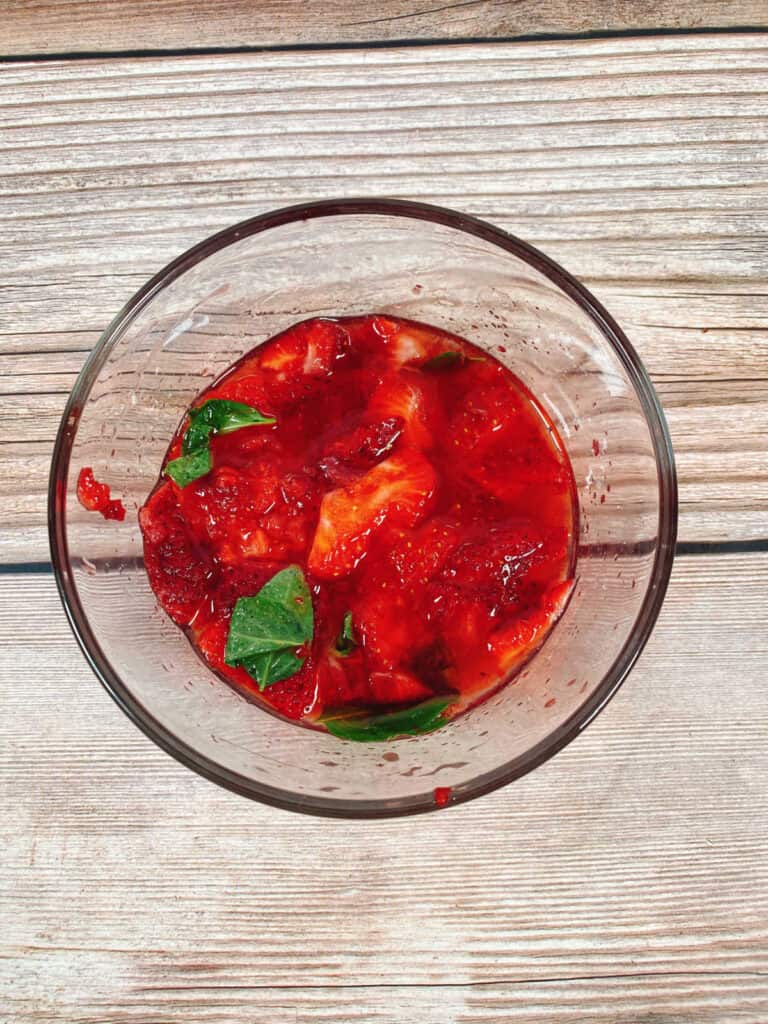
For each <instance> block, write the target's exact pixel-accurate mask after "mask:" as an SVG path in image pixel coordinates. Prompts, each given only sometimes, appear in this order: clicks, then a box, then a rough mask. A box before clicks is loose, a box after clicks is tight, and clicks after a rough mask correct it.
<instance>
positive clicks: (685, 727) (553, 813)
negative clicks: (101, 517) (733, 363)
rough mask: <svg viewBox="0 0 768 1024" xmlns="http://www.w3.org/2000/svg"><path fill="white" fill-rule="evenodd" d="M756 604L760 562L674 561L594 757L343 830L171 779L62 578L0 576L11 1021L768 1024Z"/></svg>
mask: <svg viewBox="0 0 768 1024" xmlns="http://www.w3.org/2000/svg"><path fill="white" fill-rule="evenodd" d="M767 585H768V556H765V555H751V556H726V555H723V556H719V557H716V558H713V557H709V558H700V557H689V558H682V559H679V560H678V562H677V564H676V567H675V570H674V574H673V580H672V585H671V588H670V592H669V596H668V599H667V602H666V604H665V608H664V610H663V613H662V616H661V619H660V621H659V624H658V626H657V629H656V631H655V633H654V635H653V637H652V639H651V641H650V644H649V646H648V648H647V649H646V651H645V653H644V654H643V656H642V657H641V659H640V662H639V664H638V666H637V668H636V669H635V671H634V672H633V673H632V675H631V677H630V679H629V680H628V681H627V683H626V684H625V686H624V687H623V688H622V690H621V691H620V693H619V694H618V695H617V697H616V698H615V699H614V701H613V702H612V703H611V705H610V707H609V708H607V709H606V710H605V711H604V712H603V714H602V715H601V716H600V718H599V719H598V720H597V721H596V722H594V723H593V724H592V725H590V727H589V728H588V729H587V731H586V732H585V734H584V735H583V736H582V737H581V738H580V739H579V740H578V741H577V742H575V743H573V744H572V745H571V746H570V747H569V748H568V749H567V750H565V751H563V752H562V753H561V754H559V755H558V756H557V757H556V758H554V759H553V760H552V761H550V762H549V763H548V764H546V765H545V766H542V767H541V768H539V769H537V770H536V771H535V772H534V773H532V774H531V775H529V776H527V777H526V778H525V779H523V780H520V781H519V782H517V783H515V784H514V785H513V786H511V787H509V788H508V789H506V790H504V791H501V792H498V793H495V794H492V795H490V796H488V797H485V798H483V799H481V800H478V801H476V802H475V803H473V804H470V805H468V806H466V807H463V808H457V809H453V810H447V811H445V812H442V813H439V814H435V815H432V816H430V817H427V818H421V819H415V820H404V821H390V822H380V823H354V824H352V825H350V824H349V823H344V822H336V821H325V820H317V819H309V818H302V817H299V816H295V815H290V814H288V813H281V812H276V811H273V810H271V809H268V808H265V807H261V806H259V805H256V804H252V803H249V802H248V801H246V800H243V799H240V798H237V797H234V796H232V795H230V794H227V793H225V792H223V791H221V790H219V789H217V788H216V787H214V786H212V785H211V784H209V783H207V782H205V781H203V780H202V779H199V778H197V777H196V776H194V775H193V774H192V773H190V772H188V771H186V770H185V769H183V768H182V767H181V766H179V765H177V764H176V763H175V762H173V761H172V760H171V759H169V758H167V757H166V756H165V755H164V754H162V753H161V752H160V751H158V750H157V749H156V748H154V747H153V746H152V745H151V744H150V743H149V742H148V741H147V740H145V739H144V738H143V737H142V736H141V735H140V734H139V733H138V731H137V730H136V729H135V728H134V727H133V726H132V725H131V724H130V723H129V722H128V721H127V719H125V718H124V717H123V716H122V714H121V713H120V712H119V711H118V710H117V709H116V708H115V707H114V705H113V704H112V703H111V701H110V700H109V698H108V697H107V696H106V694H105V693H104V692H103V691H102V690H101V689H100V687H99V686H98V684H97V682H96V680H95V679H94V678H93V677H92V676H91V674H90V671H89V670H88V668H87V666H86V664H85V662H84V660H83V658H82V657H81V655H80V654H79V652H78V651H77V650H76V647H75V644H74V641H73V640H71V638H70V637H69V631H68V627H67V625H66V622H65V619H64V615H63V612H62V611H61V609H60V607H59V604H58V598H57V596H56V593H55V588H54V585H53V581H52V579H51V577H50V575H47V574H41V575H24V576H19V575H14V574H10V575H4V576H0V595H1V597H0V600H2V605H3V608H4V615H3V616H2V617H1V618H0V700H2V705H3V713H2V718H1V720H2V723H3V725H2V732H3V741H2V744H0V796H2V802H3V805H4V812H3V814H2V815H1V816H0V835H2V842H3V849H4V855H3V858H2V861H0V889H2V893H3V894H4V897H5V900H6V904H7V907H8V908H9V910H10V912H6V913H4V914H3V920H4V927H3V929H1V930H0V956H1V957H2V958H0V987H4V990H5V991H6V992H7V993H8V994H9V996H10V1000H11V1001H10V1002H9V1003H7V1004H6V1005H7V1006H9V1008H10V1010H9V1012H10V1014H11V1019H13V1020H14V1021H15V1022H18V1024H28V1022H29V1024H32V1022H33V1021H34V1022H35V1024H39V1022H41V1021H56V1022H58V1021H61V1022H64V1021H66V1024H75V1022H78V1024H97V1022H98V1024H103V1022H104V1021H109V1022H111V1024H129V1022H130V1024H140V1022H141V1024H146V1022H148V1021H155V1020H158V1021H159V1020H162V1021H164V1022H168V1024H170V1022H175V1021H179V1022H181V1021H184V1022H185V1024H187V1022H189V1021H217V1022H235V1021H240V1020H268V1021H270V1024H272V1021H275V1022H276V1024H283V1022H284V1021H285V1022H286V1024H287V1022H289V1021H290V1022H291V1024H293V1022H294V1021H301V1022H304V1021H306V1022H315V1021H320V1020H328V1019H330V1020H345V1021H346V1020H349V1021H363V1022H371V1024H373V1022H386V1024H410V1022H412V1021H414V1020H424V1021H426V1022H428V1024H429V1022H432V1021H434V1022H435V1024H437V1022H440V1024H443V1022H457V1024H458V1022H466V1024H470V1022H472V1024H476V1022H481V1021H482V1022H498V1024H501V1022H502V1021H515V1022H518V1024H529V1022H530V1024H533V1022H536V1024H539V1022H540V1024H545V1022H546V1024H575V1022H577V1021H578V1024H584V1022H594V1024H598V1022H600V1024H603V1022H604V1024H614V1022H615V1021H617V1020H622V1021H624V1020H626V1021H630V1020H631V1021H640V1020H643V1021H645V1020H649V1021H650V1020H651V1019H654V1020H664V1021H665V1022H666V1021H672V1020H674V1021H676V1022H677V1021H679V1022H681V1024H702V1022H704V1021H708V1022H710V1021H711V1022H712V1024H725V1022H731V1021H733V1022H736V1021H738V1022H749V1024H761V1022H762V1021H763V1020H764V1018H765V1009H766V1007H768V843H767V841H766V836H768V786H767V785H766V783H768V757H767V756H766V746H765V742H764V738H765V731H766V727H768V691H766V688H765V687H764V686H763V685H762V680H763V676H764V669H765V660H766V654H767V653H768V626H766V623H765V616H764V614H763V610H764V601H765V591H766V586H767ZM713 595H716V599H713ZM30 608H34V609H35V615H34V617H33V616H31V615H30V613H29V609H30ZM33 646H34V649H35V652H36V656H35V674H34V679H33V682H34V685H32V681H26V677H25V678H20V674H19V666H20V665H23V664H28V663H29V652H30V650H31V649H32V647H33ZM277 978H279V988H276V987H275V986H276V979H277ZM406 986H407V987H406ZM410 986H413V987H410Z"/></svg>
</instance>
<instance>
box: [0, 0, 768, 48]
mask: <svg viewBox="0 0 768 1024" xmlns="http://www.w3.org/2000/svg"><path fill="white" fill-rule="evenodd" d="M739 26H763V27H768V4H766V0H697V2H696V3H694V4H688V5H681V4H679V3H674V2H672V0H643V2H642V3H640V2H638V0H577V2H575V3H574V2H573V0H456V2H453V3H443V4H428V3H417V2H414V0H382V2H380V3H378V4H376V5H375V6H371V7H364V6H362V7H361V6H355V5H354V4H351V3H349V0H331V2H327V0H261V2H258V3H252V2H249V0H211V2H209V3H206V4H205V5H200V6H198V5H195V4H189V3H182V2H179V0H75V2H73V0H24V2H19V3H15V4H12V5H10V8H9V9H8V10H7V11H5V12H4V17H3V25H2V30H0V31H1V32H2V35H0V40H2V45H0V51H2V52H3V53H5V54H49V53H66V52H75V53H82V52H84V51H87V52H92V53H104V52H115V51H117V52H122V51H126V50H163V49H166V50H167V49H173V48H184V49H203V48H209V47H227V46H229V47H232V46H296V45H299V46H301V45H309V46H317V45H318V44H326V45H329V44H335V43H371V42H376V41H384V40H402V39H408V40H435V39H458V38H464V39H467V38H486V39H490V38H499V37H500V38H509V37H519V36H542V35H543V36H546V35H550V34H557V35H563V34H565V35H570V34H578V33H587V32H610V31H614V32H615V31H619V32H628V31H632V30H635V31H637V30H640V31H643V30H648V29H651V30H654V31H658V30H659V29H671V30H677V31H679V30H681V29H694V30H696V29H702V28H703V29H712V28H715V29H716V28H731V27H739Z"/></svg>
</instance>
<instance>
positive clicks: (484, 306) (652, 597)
mask: <svg viewBox="0 0 768 1024" xmlns="http://www.w3.org/2000/svg"><path fill="white" fill-rule="evenodd" d="M369 312H380V313H385V314H387V313H389V314H393V315H395V316H401V317H407V318H409V319H413V320H422V321H425V322H426V323H429V324H434V325H436V326H438V327H442V328H445V329H447V330H449V331H453V332H455V333H457V334H460V335H462V336H463V337H466V338H468V339H469V340H470V341H473V342H474V343H475V344H476V345H479V346H481V347H482V348H484V349H486V350H488V351H489V352H492V353H493V355H495V356H496V357H497V358H498V359H500V360H501V361H502V362H504V363H506V364H507V365H508V366H509V367H510V368H511V369H512V370H513V371H514V372H515V373H516V374H517V375H518V377H520V378H521V379H522V380H523V381H524V383H525V384H527V386H528V387H529V388H530V389H531V390H532V391H533V393H534V394H535V395H536V396H537V397H538V399H539V400H540V401H541V402H543V404H544V405H545V406H546V408H547V410H548V412H549V414H550V416H551V417H552V418H553V420H554V422H555V424H556V425H557V427H558V429H559V432H560V436H561V438H562V440H563V442H564V443H565V446H566V448H567V450H568V453H569V455H570V459H571V462H572V464H573V468H574V472H575V475H576V481H577V487H578V500H579V516H580V524H579V530H580V533H579V538H578V563H577V569H576V572H577V576H578V584H577V587H576V590H575V593H574V596H573V598H572V600H571V602H570V604H569V605H568V608H567V610H566V612H565V614H564V616H563V617H562V619H561V620H560V622H559V623H558V624H557V626H556V627H555V629H554V630H553V632H552V634H551V635H550V636H549V638H548V639H547V641H546V643H545V644H544V645H543V647H542V648H541V649H540V651H539V652H538V653H537V654H536V655H535V657H534V658H533V659H532V660H531V661H530V662H529V664H528V665H527V666H526V668H525V669H524V671H523V672H522V673H521V675H519V676H518V677H517V678H516V679H515V680H514V681H513V682H512V683H511V684H510V685H508V686H507V687H505V688H503V689H502V690H501V691H499V692H498V693H497V694H496V695H495V696H493V697H492V698H491V699H490V700H488V701H487V702H486V703H484V704H482V705H481V706H479V707H477V708H475V709H473V710H471V711H470V712H469V713H467V714H465V715H463V716H461V717H459V718H457V719H456V720H454V721H452V722H451V723H449V724H448V725H447V726H445V727H444V728H442V729H440V730H438V731H437V732H435V733H432V734H430V735H426V736H421V737H416V738H410V739H401V740H397V741H394V742H389V743H368V744H359V743H352V742H349V741H346V740H340V739H337V738H335V737H333V736H330V735H327V734H325V733H321V732H317V731H314V730H309V729H303V728H299V727H297V726H296V725H292V724H290V723H288V722H285V721H283V720H281V719H279V718H277V717H275V716H273V715H271V714H269V713H267V712H266V711H264V710H262V709H261V708H259V707H258V706H255V705H254V704H251V703H249V702H247V701H246V700H244V699H243V698H242V697H240V696H239V695H238V694H237V693H236V692H235V691H234V690H232V689H231V688H230V687H229V686H227V685H226V684H225V683H224V682H222V681H221V680H220V679H219V678H218V677H217V676H215V675H214V674H213V673H211V672H210V671H209V670H208V669H207V668H206V667H205V665H204V664H203V663H202V662H201V661H200V660H199V659H198V657H197V656H196V655H195V653H194V651H193V650H192V648H191V646H190V645H189V643H188V642H187V640H186V638H185V636H184V634H183V633H182V632H181V631H180V630H179V629H178V628H177V627H176V626H174V625H173V624H172V623H171V621H170V620H169V619H168V618H167V617H166V616H165V614H164V613H163V612H161V611H160V610H159V609H158V607H157V605H156V602H155V598H154V596H153V594H152V591H151V590H150V587H149V583H148V581H147V577H146V575H145V572H144V568H143V560H142V542H141V534H140V532H139V527H138V522H137V515H136V513H137V509H138V508H139V507H140V506H141V504H142V503H143V501H144V500H145V498H146V496H147V494H148V493H149V491H150V489H151V487H152V485H153V484H154V482H155V479H156V476H157V473H158V469H159V466H160V463H161V460H162V458H163V455H164V453H165V450H166V447H167V445H168V441H169V438H170V437H171V435H172V434H173V432H174V430H175V429H176V426H177V424H178V423H179V421H180V419H181V417H182V415H183V413H184V410H185V409H186V407H187V406H188V404H189V403H190V401H191V399H192V398H193V397H194V396H195V395H196V394H197V393H198V392H199V391H200V390H201V389H202V388H203V387H204V386H206V385H208V384H209V383H210V382H211V381H212V380H213V379H214V378H215V377H217V376H218V375H219V374H220V373H221V372H222V371H223V370H224V369H225V368H226V367H228V366H229V365H230V364H231V363H232V362H234V361H235V360H236V359H238V358H239V357H240V356H242V355H243V353H244V352H246V351H248V350H249V349H251V348H253V347H254V346H256V345H259V344H260V343H261V342H263V341H265V340H266V339H267V338H269V337H270V336H271V335H273V334H276V333H277V332H278V331H281V330H283V329H284V328H286V327H288V326H289V325H291V324H292V323H294V322H296V321H298V320H302V319H305V318H307V317H312V316H350V315H355V314H362V313H369ZM83 466H91V467H93V470H94V474H95V476H96V478H97V479H102V480H105V481H106V482H108V483H109V485H110V486H111V488H112V493H113V496H119V497H121V498H122V499H123V501H124V502H125V504H126V507H127V509H128V514H127V516H126V518H125V521H124V522H122V523H118V522H105V521H104V520H102V519H101V517H99V516H98V515H95V514H94V513H89V512H86V511H85V510H84V509H82V508H81V507H80V505H79V504H78V502H77V498H76V495H75V485H76V480H77V474H78V471H79V470H80V468H81V467H83ZM676 525H677V490H676V482H675V470H674V461H673V455H672V449H671V445H670V440H669V436H668V433H667V430H666V426H665V422H664V417H663V414H662V411H661V408H660V406H659V403H658V400H657V398H656V395H655V393H654V390H653V387H652V385H651V383H650V381H649V379H648V375H647V373H646V371H645V370H644V368H643V366H642V364H641V362H640V360H639V359H638V357H637V354H636V353H635V351H634V350H633V348H632V346H631V345H630V344H629V342H628V341H627V339H626V337H625V336H624V334H623V333H622V331H621V329H620V328H619V327H618V326H617V324H616V323H615V322H614V321H613V320H612V318H611V317H610V316H609V314H608V313H607V312H606V311H605V310H604V309H603V308H602V306H601V305H600V303H599V302H597V300H596V299H595V298H594V297H593V296H592V295H591V294H590V293H589V292H588V291H587V290H586V289H585V288H584V287H583V286H582V285H580V284H579V283H578V282H577V281H576V280H574V278H572V277H571V276H570V275H569V274H568V273H566V272H565V271H564V270H562V269H561V268H560V267H559V266H557V265H556V264H555V263H553V262H552V261H551V260H550V259H548V258H547V257H546V256H544V255H543V254H542V253H540V252H538V251H537V250H536V249H534V248H532V247H531V246H529V245H527V244H526V243H524V242H521V241H519V240H518V239H516V238H514V237H513V236H511V235H509V234H507V233H506V232H503V231H500V230H498V229H497V228H494V227H492V226H491V225H490V224H486V223H484V222H483V221H480V220H476V219H474V218H472V217H468V216H464V215H463V214H460V213H454V212H452V211H450V210H445V209H441V208H439V207H435V206H427V205H423V204H421V203H408V202H402V201H394V200H386V199H379V200H367V199H350V200H340V201H329V202H317V203H310V204H307V205H302V206H293V207H290V208H288V209H283V210H277V211H276V212H273V213H268V214H264V215H263V216H259V217H254V218H253V219H252V220H248V221H245V222H243V223H242V224H237V225H235V226H234V227H231V228H228V229H227V230H225V231H222V232H220V233H219V234H217V235H214V236H213V237H212V238H209V239H208V240H207V241H205V242H202V243H201V244H200V245H197V246H195V247H194V248H193V249H190V250H189V252H187V253H185V254H184V255H183V256H180V257H179V258H178V259H176V260H174V261H173V262H172V263H171V264H169V265H168V266H167V267H166V268H165V269H164V270H162V271H161V272H160V273H159V274H157V275H156V276H155V277H154V278H152V280H151V281H149V282H148V283H147V284H146V285H145V286H144V287H143V288H142V289H141V290H140V291H139V292H138V293H137V294H136V295H135V296H134V297H133V298H132V299H131V300H130V301H129V302H128V304H127V305H126V306H125V307H124V308H123V310H122V311H121V312H120V313H119V314H118V316H117V317H116V319H115V320H114V321H113V322H112V324H111V325H110V326H109V327H108V328H107V330H106V331H105V333H104V335H103V336H102V338H101V340H100V341H99V343H98V345H97V346H96V348H95V349H94V351H93V353H92V354H91V356H90V358H89V359H88V362H87V363H86V365H85V367H84V369H83V371H82V373H81V374H80V377H79V378H78V381H77V383H76V384H75V387H74V389H73V391H72V395H71V396H70V399H69V402H68V404H67V407H66V410H65V412H64V417H63V420H62V424H61V427H60V430H59V434H58V438H57V441H56V447H55V451H54V455H53V465H52V470H51V482H50V495H49V527H50V538H51V548H52V557H53V565H54V570H55V573H56V579H57V583H58V586H59V590H60V592H61V596H62V599H63V602H64V607H65V609H66V613H67V615H68V617H69V620H70V623H71V625H72V628H73V630H74V632H75V636H76V637H77V639H78V642H79V643H80V646H81V647H82V649H83V651H84V653H85V655H86V657H87V659H88V661H89V662H90V664H91V666H92V668H93V669H94V671H95V673H96V675H97V676H98V677H99V679H100V680H101V682H102V683H103V684H104V686H105V687H106V688H107V690H108V691H109V693H111V695H112V696H113V697H114V699H115V700H116V701H117V703H118V704H119V705H120V707H121V708H122V709H123V710H124V711H125V712H126V714H127V715H128V716H129V717H130V718H131V719H132V720H133V721H134V722H135V723H136V724H137V725H138V726H139V728H141V729H142V730H143V731H144V732H145V733H146V734H147V735H148V736H150V737H151V738H152V739H153V740H154V741H155V742H156V743H157V744H159V746H161V747H162V748H163V749H164V750H167V751H168V752H169V753H170V754H173V756H174V757H176V758H178V760H180V761H181V762H182V763H183V764H186V765H187V766H189V767H190V768H194V769H195V770H196V771H198V772H200V774H202V775H204V776H206V777H207V778H209V779H212V780H214V781H215V782H218V783H219V784H220V785H222V786H226V787H228V788H229V789H232V790H235V791H236V792H238V793H242V794H244V795H246V796H249V797H252V798H255V799H257V800H261V801H263V802H265V803H269V804H274V805H276V806H279V807H284V808H290V809H292V810H296V811H305V812H311V813H314V814H325V815H336V816H346V817H363V818H365V817H386V816H390V815H399V814H413V813H416V812H419V811H427V810H431V809H434V808H435V807H436V806H443V805H445V804H446V803H460V802H462V801H465V800H469V799H471V798H473V797H476V796H478V795H480V794H481V793H487V792H489V791H490V790H493V789H496V788H497V787H498V786H501V785H504V784H505V783H507V782H510V781H511V780H512V779H516V778H518V777H519V776H521V775H523V774H524V773H525V772H528V771H530V770H531V769H532V768H534V767H535V766H536V765H539V764H541V762H542V761H545V760H546V759H547V758H548V757H550V756H551V755H552V754H554V753H555V752H556V751H557V750H559V749H560V748H561V747H563V746H564V745H565V744H566V743H568V742H569V741H570V740H572V739H573V738H574V737H575V736H576V735H578V733H579V732H580V731H581V730H582V729H583V728H584V727H585V726H586V725H587V724H588V723H589V722H590V721H591V720H592V719H593V718H594V717H595V715H596V714H597V712H598V711H599V710H600V709H601V708H602V707H603V706H604V705H605V704H606V702H607V701H608V700H609V698H610V697H611V695H612V694H613V693H614V692H615V691H616V689H617V688H618V686H619V685H620V684H621V682H622V680H623V679H624V677H625V676H626V675H627V673H628V672H629V670H630V668H631V667H632V665H633V663H634V661H635V660H636V658H637V657H638V655H639V654H640V651H641V650H642V648H643V645H644V644H645V642H646V640H647V639H648V635H649V633H650V631H651V629H652V627H653V624H654V622H655V620H656V616H657V615H658V612H659V608H660V606H661V603H662V600H663V596H664V592H665V589H666V586H667V580H668V578H669V573H670V569H671V566H672V558H673V552H674V544H675V533H676Z"/></svg>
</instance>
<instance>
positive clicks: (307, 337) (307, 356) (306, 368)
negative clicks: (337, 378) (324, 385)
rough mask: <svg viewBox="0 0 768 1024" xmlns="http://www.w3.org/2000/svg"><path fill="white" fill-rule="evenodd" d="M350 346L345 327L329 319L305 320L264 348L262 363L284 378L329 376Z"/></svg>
mask: <svg viewBox="0 0 768 1024" xmlns="http://www.w3.org/2000/svg"><path fill="white" fill-rule="evenodd" d="M348 347H349V336H348V334H347V332H346V331H345V330H344V328H343V327H342V326H341V325H340V324H337V323H334V322H332V321H330V320H305V321H304V323H301V324H297V325H296V327H292V328H291V329H290V330H288V331H286V332H285V334H281V335H279V336H278V337H277V338H275V339H274V340H273V341H271V342H269V343H268V344H267V345H265V346H264V349H263V351H262V352H261V355H260V358H259V363H260V365H261V367H262V368H263V369H264V370H269V371H271V372H273V373H277V374H281V375H284V376H294V377H295V376H297V375H305V376H310V377H313V376H317V377H327V376H329V375H330V374H331V372H332V371H333V365H334V363H335V362H336V360H337V359H338V358H339V357H340V356H342V355H343V354H344V353H345V352H346V351H347V349H348Z"/></svg>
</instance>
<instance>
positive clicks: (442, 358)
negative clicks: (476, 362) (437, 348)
mask: <svg viewBox="0 0 768 1024" xmlns="http://www.w3.org/2000/svg"><path fill="white" fill-rule="evenodd" d="M463 362H464V356H463V355H462V353H461V352H454V351H453V350H450V351H448V352H441V353H440V355H437V356H432V358H431V359H428V360H427V361H426V362H425V363H422V364H421V369H422V370H447V369H448V368H449V367H451V366H456V365H457V364H458V363H463Z"/></svg>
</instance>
